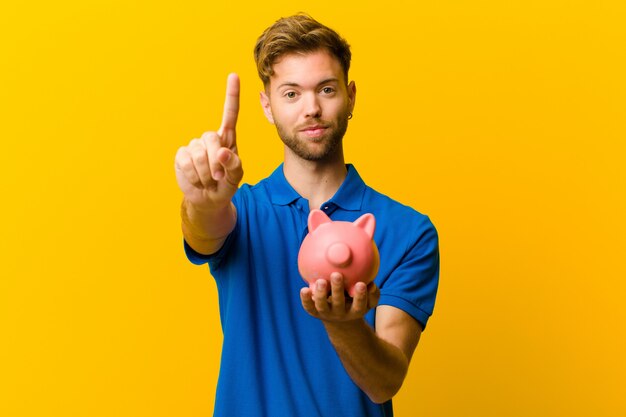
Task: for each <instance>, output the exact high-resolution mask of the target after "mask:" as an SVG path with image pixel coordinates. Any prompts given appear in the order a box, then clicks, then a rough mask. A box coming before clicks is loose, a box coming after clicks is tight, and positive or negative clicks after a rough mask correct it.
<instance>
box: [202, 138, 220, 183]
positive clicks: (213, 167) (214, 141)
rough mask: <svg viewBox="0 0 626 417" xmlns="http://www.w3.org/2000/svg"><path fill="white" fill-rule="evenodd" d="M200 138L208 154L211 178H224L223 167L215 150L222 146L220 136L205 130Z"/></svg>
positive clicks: (216, 179) (217, 179)
mask: <svg viewBox="0 0 626 417" xmlns="http://www.w3.org/2000/svg"><path fill="white" fill-rule="evenodd" d="M202 140H203V141H204V146H205V147H206V153H207V155H208V163H209V170H210V171H211V178H213V180H215V181H219V180H221V179H222V178H224V168H223V167H222V164H220V161H219V160H218V158H217V152H218V151H219V150H220V148H221V147H222V145H221V143H220V137H219V136H218V134H217V133H215V132H206V133H204V134H203V135H202Z"/></svg>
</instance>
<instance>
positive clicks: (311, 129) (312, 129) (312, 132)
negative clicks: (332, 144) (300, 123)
mask: <svg viewBox="0 0 626 417" xmlns="http://www.w3.org/2000/svg"><path fill="white" fill-rule="evenodd" d="M326 129H328V126H324V125H311V126H306V127H304V128H302V129H300V132H302V133H304V134H305V135H307V136H309V137H311V138H316V137H320V136H322V135H323V134H324V133H325V132H326Z"/></svg>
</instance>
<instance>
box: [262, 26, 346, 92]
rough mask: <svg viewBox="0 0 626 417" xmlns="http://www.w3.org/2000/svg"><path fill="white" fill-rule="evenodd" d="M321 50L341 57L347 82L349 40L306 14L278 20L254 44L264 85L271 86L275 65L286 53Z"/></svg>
mask: <svg viewBox="0 0 626 417" xmlns="http://www.w3.org/2000/svg"><path fill="white" fill-rule="evenodd" d="M320 49H322V50H326V51H328V52H329V53H330V54H331V55H333V56H334V57H336V58H337V59H338V60H339V63H340V64H341V67H342V68H343V73H344V77H345V81H346V83H347V82H348V70H349V69H350V58H351V57H352V53H351V52H350V45H348V43H347V42H346V41H345V39H343V38H342V37H341V36H339V34H338V33H337V32H335V31H334V30H332V29H331V28H329V27H327V26H324V25H323V24H321V23H320V22H318V21H317V20H315V19H313V18H312V17H311V16H309V15H306V14H303V13H300V14H297V15H294V16H290V17H283V18H280V19H278V20H277V21H276V22H275V23H274V24H273V25H272V26H270V27H269V28H267V29H265V31H264V32H263V34H261V36H259V39H257V42H256V45H255V46H254V60H255V62H256V65H257V71H258V72H259V77H260V78H261V81H263V85H265V86H266V87H267V85H268V84H269V81H270V77H271V76H272V75H274V70H273V68H272V67H273V65H274V64H275V63H276V61H278V59H279V58H280V57H282V56H283V55H285V54H290V53H310V52H315V51H319V50H320Z"/></svg>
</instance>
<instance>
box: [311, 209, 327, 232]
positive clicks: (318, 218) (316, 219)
mask: <svg viewBox="0 0 626 417" xmlns="http://www.w3.org/2000/svg"><path fill="white" fill-rule="evenodd" d="M330 222H332V220H331V219H330V217H328V216H327V215H326V213H324V212H323V211H322V210H318V209H313V210H311V212H310V213H309V233H311V232H313V231H314V230H315V229H317V228H318V227H320V226H321V225H323V224H324V223H330Z"/></svg>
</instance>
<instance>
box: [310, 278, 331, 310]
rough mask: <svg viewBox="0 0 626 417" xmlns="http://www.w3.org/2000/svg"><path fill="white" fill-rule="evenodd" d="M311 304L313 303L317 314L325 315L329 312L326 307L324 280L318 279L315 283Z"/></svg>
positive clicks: (326, 288)
mask: <svg viewBox="0 0 626 417" xmlns="http://www.w3.org/2000/svg"><path fill="white" fill-rule="evenodd" d="M313 302H314V303H315V309H316V310H317V311H318V312H319V313H326V312H328V310H330V308H329V306H328V283H327V282H326V280H325V279H318V280H317V281H316V282H315V289H314V290H313Z"/></svg>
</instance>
